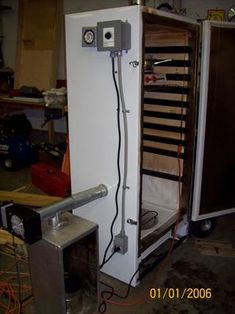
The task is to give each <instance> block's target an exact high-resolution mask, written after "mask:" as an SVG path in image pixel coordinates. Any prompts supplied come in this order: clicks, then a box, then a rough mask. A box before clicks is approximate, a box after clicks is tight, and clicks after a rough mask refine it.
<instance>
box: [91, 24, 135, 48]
mask: <svg viewBox="0 0 235 314" xmlns="http://www.w3.org/2000/svg"><path fill="white" fill-rule="evenodd" d="M130 48H131V25H130V24H129V23H128V22H122V21H121V20H114V21H106V22H98V23H97V50H98V51H122V50H129V49H130Z"/></svg>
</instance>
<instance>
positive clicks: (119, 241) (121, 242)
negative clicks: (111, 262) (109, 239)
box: [114, 233, 128, 255]
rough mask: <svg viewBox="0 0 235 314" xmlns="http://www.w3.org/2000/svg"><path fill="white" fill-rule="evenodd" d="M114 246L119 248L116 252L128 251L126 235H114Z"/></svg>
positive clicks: (123, 252) (124, 252)
mask: <svg viewBox="0 0 235 314" xmlns="http://www.w3.org/2000/svg"><path fill="white" fill-rule="evenodd" d="M114 248H119V251H118V253H120V254H123V255H124V254H126V252H127V251H128V237H127V236H126V235H125V234H124V235H123V234H121V233H119V234H118V235H116V236H115V237H114Z"/></svg>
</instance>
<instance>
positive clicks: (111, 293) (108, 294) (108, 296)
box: [98, 268, 139, 313]
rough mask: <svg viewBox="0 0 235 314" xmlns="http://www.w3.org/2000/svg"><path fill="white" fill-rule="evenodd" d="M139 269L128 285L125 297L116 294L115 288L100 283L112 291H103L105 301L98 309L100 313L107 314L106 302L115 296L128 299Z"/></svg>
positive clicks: (102, 295) (102, 296)
mask: <svg viewBox="0 0 235 314" xmlns="http://www.w3.org/2000/svg"><path fill="white" fill-rule="evenodd" d="M138 271H139V268H138V269H137V270H136V271H135V273H134V274H133V275H132V277H131V279H130V281H129V283H128V287H127V291H126V293H125V294H124V295H120V294H118V293H116V292H114V288H113V287H112V286H110V285H108V284H107V283H105V282H103V281H100V283H101V284H102V285H104V286H106V287H108V288H109V289H110V291H108V290H103V291H101V298H102V299H103V301H102V302H101V303H100V305H99V307H98V311H99V313H105V312H106V310H107V302H106V301H105V300H110V299H111V298H112V297H113V296H115V297H117V298H120V299H123V300H125V299H127V298H128V296H129V294H130V290H131V284H132V281H133V279H134V278H135V275H136V274H137V273H138Z"/></svg>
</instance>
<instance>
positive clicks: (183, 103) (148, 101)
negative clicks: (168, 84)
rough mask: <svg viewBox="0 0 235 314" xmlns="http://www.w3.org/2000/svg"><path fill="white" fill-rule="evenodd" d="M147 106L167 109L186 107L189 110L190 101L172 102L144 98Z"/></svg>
mask: <svg viewBox="0 0 235 314" xmlns="http://www.w3.org/2000/svg"><path fill="white" fill-rule="evenodd" d="M144 103H145V104H151V105H161V106H167V107H185V108H188V106H189V102H188V101H181V100H179V101H178V100H170V99H158V98H149V97H145V98H144Z"/></svg>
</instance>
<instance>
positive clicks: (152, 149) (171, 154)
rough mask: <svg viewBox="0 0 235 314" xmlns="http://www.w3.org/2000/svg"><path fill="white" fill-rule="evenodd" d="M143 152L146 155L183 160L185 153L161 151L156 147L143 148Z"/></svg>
mask: <svg viewBox="0 0 235 314" xmlns="http://www.w3.org/2000/svg"><path fill="white" fill-rule="evenodd" d="M143 151H144V152H146V153H152V154H157V155H162V156H168V157H173V158H180V159H185V158H186V157H185V153H178V152H177V151H172V150H167V149H161V148H157V147H150V146H143Z"/></svg>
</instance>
